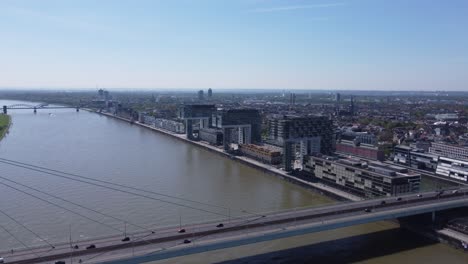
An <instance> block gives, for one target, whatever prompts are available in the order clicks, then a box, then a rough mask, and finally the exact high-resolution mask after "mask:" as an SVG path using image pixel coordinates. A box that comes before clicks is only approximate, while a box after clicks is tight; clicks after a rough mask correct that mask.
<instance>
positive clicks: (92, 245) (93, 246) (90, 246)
mask: <svg viewBox="0 0 468 264" xmlns="http://www.w3.org/2000/svg"><path fill="white" fill-rule="evenodd" d="M93 248H96V245H94V244H91V245H89V246H87V247H86V249H93Z"/></svg>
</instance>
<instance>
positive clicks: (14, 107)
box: [3, 103, 80, 114]
mask: <svg viewBox="0 0 468 264" xmlns="http://www.w3.org/2000/svg"><path fill="white" fill-rule="evenodd" d="M68 108H70V109H76V112H79V111H80V106H79V105H78V106H49V104H46V103H41V104H37V105H33V104H13V105H4V106H3V114H7V113H8V110H24V109H31V110H33V112H34V113H37V110H38V109H68Z"/></svg>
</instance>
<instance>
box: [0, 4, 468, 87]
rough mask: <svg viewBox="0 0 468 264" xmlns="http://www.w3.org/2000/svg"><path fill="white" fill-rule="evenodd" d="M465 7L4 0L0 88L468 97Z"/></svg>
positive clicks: (467, 6)
mask: <svg viewBox="0 0 468 264" xmlns="http://www.w3.org/2000/svg"><path fill="white" fill-rule="evenodd" d="M467 28H468V1H466V0H450V1H443V0H336V1H333V0H290V1H285V0H283V1H280V0H232V1H231V0H206V1H205V0H191V1H189V0H180V1H179V0H165V1H163V0H159V1H158V0H128V1H123V0H122V1H119V0H99V1H97V0H79V1H71V0H40V1H36V0H0V87H4V88H5V87H8V88H15V87H23V88H94V87H96V85H98V86H99V87H104V88H164V89H169V88H171V89H177V88H208V87H213V88H278V89H328V90H341V89H367V90H468V33H467V32H468V31H467V30H468V29H467Z"/></svg>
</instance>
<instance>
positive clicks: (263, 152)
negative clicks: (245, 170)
mask: <svg viewBox="0 0 468 264" xmlns="http://www.w3.org/2000/svg"><path fill="white" fill-rule="evenodd" d="M239 150H240V152H241V153H242V154H244V155H245V156H247V157H250V158H253V159H255V160H258V161H261V162H263V163H267V164H272V165H275V164H280V163H281V160H282V157H281V152H280V151H279V150H275V149H272V148H268V147H266V146H258V145H254V144H240V145H239Z"/></svg>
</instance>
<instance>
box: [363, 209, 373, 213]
mask: <svg viewBox="0 0 468 264" xmlns="http://www.w3.org/2000/svg"><path fill="white" fill-rule="evenodd" d="M364 212H366V213H370V212H372V209H370V208H366V209H364Z"/></svg>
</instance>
